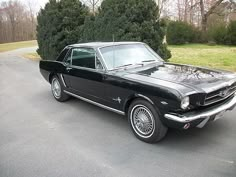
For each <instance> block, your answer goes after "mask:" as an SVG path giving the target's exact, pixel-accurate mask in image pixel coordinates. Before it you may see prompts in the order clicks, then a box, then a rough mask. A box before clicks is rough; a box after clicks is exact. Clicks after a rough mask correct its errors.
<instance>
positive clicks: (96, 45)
mask: <svg viewBox="0 0 236 177" xmlns="http://www.w3.org/2000/svg"><path fill="white" fill-rule="evenodd" d="M128 44H143V43H142V42H89V43H78V44H72V45H69V47H92V48H100V47H109V46H113V45H128Z"/></svg>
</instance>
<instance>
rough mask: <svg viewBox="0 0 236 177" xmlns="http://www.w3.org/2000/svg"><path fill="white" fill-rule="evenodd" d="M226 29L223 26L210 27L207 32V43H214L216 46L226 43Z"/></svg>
mask: <svg viewBox="0 0 236 177" xmlns="http://www.w3.org/2000/svg"><path fill="white" fill-rule="evenodd" d="M226 34H227V28H226V25H225V24H219V25H216V26H212V27H211V28H210V29H209V30H208V41H212V40H213V41H215V42H216V43H217V44H225V43H226Z"/></svg>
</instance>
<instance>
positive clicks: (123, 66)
mask: <svg viewBox="0 0 236 177" xmlns="http://www.w3.org/2000/svg"><path fill="white" fill-rule="evenodd" d="M131 65H142V66H143V63H133V64H126V65H121V66H117V67H115V68H114V69H112V70H111V71H114V70H118V69H121V68H124V69H126V67H127V66H131Z"/></svg>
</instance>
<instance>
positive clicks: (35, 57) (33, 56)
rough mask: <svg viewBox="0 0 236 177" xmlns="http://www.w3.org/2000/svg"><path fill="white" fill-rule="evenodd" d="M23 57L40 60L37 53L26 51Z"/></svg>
mask: <svg viewBox="0 0 236 177" xmlns="http://www.w3.org/2000/svg"><path fill="white" fill-rule="evenodd" d="M23 57H24V58H28V59H30V60H40V56H39V55H38V54H37V53H26V54H24V55H23Z"/></svg>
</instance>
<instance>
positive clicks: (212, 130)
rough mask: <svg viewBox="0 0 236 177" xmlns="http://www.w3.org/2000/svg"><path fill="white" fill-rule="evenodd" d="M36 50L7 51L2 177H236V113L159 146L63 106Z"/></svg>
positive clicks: (120, 121) (1, 70)
mask: <svg viewBox="0 0 236 177" xmlns="http://www.w3.org/2000/svg"><path fill="white" fill-rule="evenodd" d="M33 50H35V47H34V48H27V49H19V50H15V51H11V52H5V53H0V177H77V176H79V177H117V176H120V177H142V176H143V177H185V176H186V177H199V176H201V177H235V176H236V110H234V111H232V112H228V113H226V115H225V117H224V118H222V119H220V120H218V121H216V122H214V123H211V124H209V125H208V126H207V127H204V128H203V129H192V130H188V131H177V130H170V131H169V133H168V135H167V137H166V138H165V139H164V141H162V142H160V143H159V144H154V145H150V144H146V143H143V142H141V141H139V140H138V139H136V138H135V137H134V135H133V134H132V132H131V130H130V129H129V126H128V124H127V120H126V119H125V118H124V117H122V116H120V115H117V114H115V113H112V112H109V111H106V110H103V109H101V108H98V107H96V106H93V105H90V104H88V103H85V102H83V101H80V100H77V99H71V100H69V101H68V102H66V103H59V102H57V101H56V100H55V99H54V98H53V97H52V95H51V91H50V85H49V84H48V83H47V82H46V81H45V80H44V79H43V77H42V76H41V75H40V73H39V69H38V62H35V61H30V60H27V59H23V58H22V57H20V55H21V53H24V52H31V51H33Z"/></svg>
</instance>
